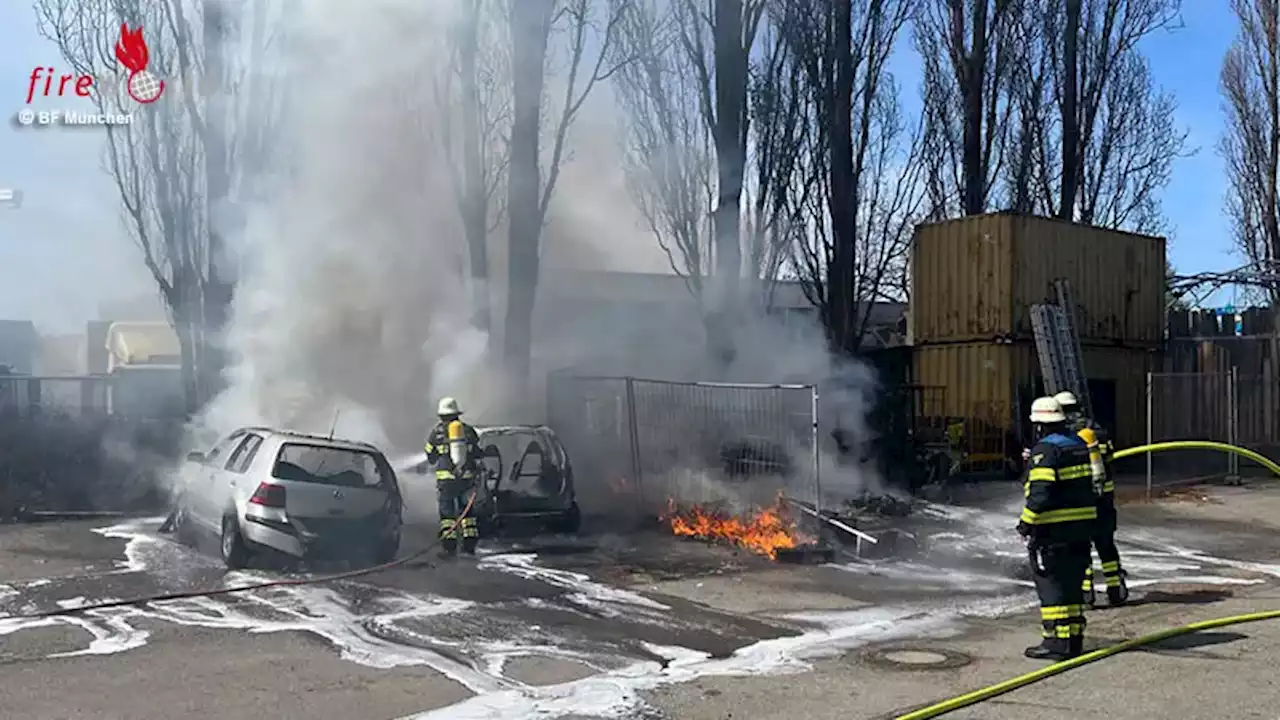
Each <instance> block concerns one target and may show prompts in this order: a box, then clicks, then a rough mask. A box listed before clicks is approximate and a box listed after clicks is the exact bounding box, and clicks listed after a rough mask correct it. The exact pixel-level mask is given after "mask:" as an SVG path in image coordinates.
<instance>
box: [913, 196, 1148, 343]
mask: <svg viewBox="0 0 1280 720" xmlns="http://www.w3.org/2000/svg"><path fill="white" fill-rule="evenodd" d="M1059 277H1064V278H1066V279H1068V280H1069V281H1070V282H1071V287H1072V290H1073V291H1074V294H1075V299H1076V304H1077V306H1078V307H1077V308H1076V323H1077V326H1078V331H1079V334H1080V340H1081V342H1082V343H1085V344H1090V343H1093V344H1108V345H1120V346H1125V347H1136V348H1155V347H1158V346H1159V345H1160V343H1161V342H1162V341H1163V339H1164V326H1165V302H1164V283H1165V240H1164V238H1158V237H1148V236H1145V235H1136V234H1133V233H1126V232H1120V231H1116V230H1104V229H1101V228H1095V227H1090V226H1087V225H1078V224H1075V223H1068V222H1063V221H1060V220H1054V219H1049V218H1040V217H1031V216H1025V215H1017V214H1013V213H995V214H988V215H975V216H972V217H966V218H961V219H958V220H949V221H946V222H941V223H934V224H929V225H920V226H918V227H917V228H916V232H915V237H914V239H913V242H912V252H911V290H912V292H911V310H910V314H909V316H910V326H909V330H908V332H909V337H910V338H911V342H912V343H914V344H935V343H943V342H995V341H999V340H1015V341H1017V340H1028V339H1030V338H1031V321H1030V306H1031V305H1033V304H1035V303H1038V302H1043V301H1045V300H1046V299H1051V298H1052V297H1053V287H1052V283H1053V280H1054V279H1055V278H1059Z"/></svg>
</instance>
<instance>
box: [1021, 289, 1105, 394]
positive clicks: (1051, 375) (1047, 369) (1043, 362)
mask: <svg viewBox="0 0 1280 720" xmlns="http://www.w3.org/2000/svg"><path fill="white" fill-rule="evenodd" d="M1053 288H1054V293H1055V295H1056V296H1057V303H1056V304H1052V303H1041V304H1038V305H1032V306H1031V329H1032V332H1033V333H1034V334H1035V340H1036V353H1037V354H1038V355H1039V359H1040V374H1041V376H1043V378H1044V391H1045V394H1047V395H1056V394H1057V393H1060V392H1062V391H1064V390H1069V391H1071V392H1072V393H1074V394H1075V396H1076V399H1077V400H1078V401H1079V402H1080V407H1081V409H1082V410H1084V411H1085V413H1086V414H1087V413H1089V412H1091V404H1090V398H1089V383H1088V382H1087V381H1086V379H1085V375H1084V370H1083V364H1082V362H1081V350H1080V336H1079V334H1078V333H1077V332H1076V324H1075V317H1074V315H1075V312H1074V311H1075V299H1074V297H1073V296H1072V293H1071V285H1070V284H1069V283H1068V282H1067V281H1066V280H1065V279H1061V278H1060V279H1057V280H1054V281H1053Z"/></svg>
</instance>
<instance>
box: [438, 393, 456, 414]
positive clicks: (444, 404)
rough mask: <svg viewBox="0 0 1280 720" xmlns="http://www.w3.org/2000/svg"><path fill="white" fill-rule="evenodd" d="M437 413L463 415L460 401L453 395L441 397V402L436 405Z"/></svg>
mask: <svg viewBox="0 0 1280 720" xmlns="http://www.w3.org/2000/svg"><path fill="white" fill-rule="evenodd" d="M436 414H437V415H461V414H462V410H461V409H459V408H458V401H457V400H454V399H453V398H451V397H443V398H440V404H439V405H437V406H436Z"/></svg>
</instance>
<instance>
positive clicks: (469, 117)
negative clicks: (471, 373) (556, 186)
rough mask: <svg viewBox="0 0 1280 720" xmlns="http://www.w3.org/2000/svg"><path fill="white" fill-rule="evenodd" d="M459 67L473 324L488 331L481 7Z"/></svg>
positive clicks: (470, 23) (466, 33)
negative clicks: (482, 124)
mask: <svg viewBox="0 0 1280 720" xmlns="http://www.w3.org/2000/svg"><path fill="white" fill-rule="evenodd" d="M460 32H461V37H460V38H459V47H458V52H459V56H460V58H459V60H460V62H459V64H460V71H461V75H462V154H463V156H462V172H463V186H464V187H463V204H464V207H463V209H462V216H463V217H462V225H463V231H464V232H465V233H466V237H467V255H468V257H469V260H470V265H471V268H470V270H471V272H470V277H471V324H472V325H474V326H475V327H476V328H478V329H480V330H484V331H486V332H487V331H488V330H489V327H490V324H491V323H490V312H489V248H488V241H489V238H488V236H489V195H488V192H487V190H488V188H487V187H486V186H485V165H484V161H485V157H484V151H483V148H482V147H481V145H480V143H481V137H480V134H481V133H480V81H479V78H478V77H477V76H476V73H477V71H478V69H477V56H478V55H479V52H480V47H479V46H480V6H479V3H474V4H473V5H472V6H471V8H470V9H468V10H467V11H466V19H465V20H464V21H463V25H462V27H461V29H460Z"/></svg>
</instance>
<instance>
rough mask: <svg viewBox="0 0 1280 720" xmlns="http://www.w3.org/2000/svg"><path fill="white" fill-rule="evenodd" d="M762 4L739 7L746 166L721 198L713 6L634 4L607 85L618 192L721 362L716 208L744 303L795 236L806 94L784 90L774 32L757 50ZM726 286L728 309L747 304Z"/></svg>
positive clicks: (787, 79)
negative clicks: (794, 192) (619, 152)
mask: <svg viewBox="0 0 1280 720" xmlns="http://www.w3.org/2000/svg"><path fill="white" fill-rule="evenodd" d="M762 7H763V6H762V4H761V3H750V4H748V5H746V6H744V7H743V18H742V23H741V24H742V27H743V31H742V32H743V53H744V56H748V57H749V55H750V53H749V50H750V49H751V47H752V46H756V47H757V48H758V49H759V53H758V54H757V55H756V58H755V59H754V62H751V63H750V65H749V67H748V69H747V82H748V88H747V93H746V95H745V100H744V103H745V106H744V111H745V115H744V117H743V118H742V120H741V127H740V129H739V141H738V144H737V147H739V148H740V149H741V153H742V157H743V162H744V163H745V165H744V167H743V168H742V171H741V172H740V173H739V175H738V177H737V179H736V180H732V182H736V183H738V184H739V185H740V190H739V191H737V192H736V193H734V192H730V193H729V196H728V197H727V198H726V197H722V196H721V193H720V191H719V189H720V186H721V178H722V175H721V173H722V171H730V170H732V168H733V167H734V166H733V164H732V163H730V164H729V165H727V166H726V165H722V164H720V163H718V162H717V158H718V157H719V155H718V150H717V145H716V140H715V132H716V128H717V120H716V117H717V114H716V113H717V110H716V100H715V92H716V91H715V83H716V72H717V70H716V65H715V62H716V61H715V57H714V52H713V49H712V48H713V46H714V37H715V35H714V33H715V24H714V15H713V14H712V10H713V7H712V6H711V5H710V4H709V3H701V4H699V3H697V2H692V1H689V0H680V1H679V2H676V3H673V4H671V5H670V7H669V11H668V6H667V4H666V3H659V2H652V1H650V2H641V3H636V4H635V6H634V7H633V8H632V10H631V12H630V13H628V15H627V16H626V18H625V19H624V21H623V23H622V25H621V27H620V32H619V39H618V44H617V46H616V50H617V52H618V53H619V55H621V56H625V57H626V58H627V61H626V62H624V63H621V64H620V69H619V71H618V73H617V75H616V76H615V80H616V82H615V84H614V85H615V90H616V92H617V96H618V98H619V101H620V104H621V106H622V109H623V115H624V127H625V133H624V137H625V153H624V162H625V171H626V173H625V174H626V180H627V184H628V189H629V191H630V193H631V195H632V198H633V199H634V200H635V202H636V204H637V206H638V207H639V208H640V211H641V213H642V215H643V216H644V217H645V220H646V222H647V224H648V226H649V229H650V231H651V232H652V233H653V234H654V237H655V238H656V240H657V242H658V244H659V246H660V247H661V248H662V249H663V251H664V252H665V253H666V255H667V259H668V261H669V262H670V264H671V268H672V270H673V271H675V272H676V274H678V275H680V276H681V277H683V278H684V280H685V284H686V286H687V287H688V288H689V291H690V293H691V294H692V295H693V297H694V300H695V301H696V302H697V303H698V306H699V308H700V310H701V312H702V317H703V321H704V326H705V328H706V331H707V337H708V341H709V345H710V348H711V349H712V350H713V351H715V352H717V353H720V354H722V355H723V354H724V353H725V348H724V346H723V344H724V343H725V342H727V340H726V339H725V338H724V337H723V335H722V334H721V335H717V333H718V332H720V330H719V329H718V328H717V327H716V326H717V325H719V324H723V323H722V320H721V319H720V318H719V316H718V315H717V304H716V303H718V302H722V301H723V297H720V298H717V297H714V296H713V295H714V293H716V292H718V290H716V289H715V288H713V287H712V286H713V283H711V282H709V280H710V279H711V278H712V277H713V276H715V275H716V274H718V273H720V272H724V271H725V270H724V269H723V268H722V267H720V266H719V265H718V261H717V258H723V257H725V254H724V253H722V252H720V244H719V240H718V238H720V237H721V236H719V235H718V234H717V230H716V227H717V226H716V221H715V218H716V217H717V209H718V208H722V203H723V202H728V201H730V200H732V201H733V202H736V203H737V204H738V210H737V212H738V213H739V220H738V223H739V225H738V229H737V230H733V229H732V228H729V227H728V225H727V224H724V223H722V224H721V225H720V227H721V229H724V230H725V231H726V233H728V235H726V237H733V238H735V240H736V241H737V242H738V246H737V249H736V250H735V251H734V252H733V254H732V257H734V258H736V259H735V260H734V263H735V266H736V267H737V268H738V270H737V273H738V275H742V274H743V273H744V272H745V274H746V275H747V276H748V279H749V282H750V283H751V284H752V285H753V287H754V290H756V292H753V293H752V294H751V299H752V300H753V301H754V302H758V303H767V302H768V298H769V296H770V291H771V289H772V283H773V281H774V280H775V279H776V278H777V276H778V273H779V271H780V267H781V265H782V263H783V262H784V260H785V257H786V255H785V250H786V248H787V247H788V245H789V243H790V238H791V236H792V235H793V234H794V233H795V232H797V231H799V230H800V227H799V223H798V219H799V214H798V213H797V212H795V208H794V207H793V206H792V204H791V203H790V202H789V198H790V192H791V189H792V187H791V186H792V184H793V183H794V179H795V169H796V168H797V167H798V164H799V162H800V159H801V158H800V140H799V134H800V133H801V132H803V131H804V125H803V123H802V122H801V121H802V120H803V114H804V107H805V105H804V103H805V98H804V97H803V96H802V94H801V93H800V92H798V91H797V89H796V87H795V85H794V82H793V81H794V79H795V78H794V65H793V64H791V63H789V62H788V59H787V48H786V45H785V43H784V42H783V41H782V38H781V36H780V35H778V34H777V33H776V32H773V31H771V30H770V29H768V28H765V30H764V35H765V37H764V41H763V43H761V44H760V45H756V42H755V36H756V33H757V31H758V28H759V27H760V15H759V11H760V10H761V9H762ZM733 62H737V60H734V61H733ZM733 152H734V153H737V152H738V150H734V151H733ZM734 198H736V199H734ZM723 216H724V212H723V211H721V212H720V214H719V217H721V219H722V220H724V217H723ZM725 222H726V223H727V221H725ZM744 226H745V227H744ZM735 282H736V281H735ZM720 290H725V288H724V287H723V286H722V287H721V288H720ZM725 291H726V292H729V293H735V294H738V295H740V297H738V299H737V300H735V302H741V301H743V300H746V299H747V296H746V295H745V294H742V293H740V291H739V290H738V289H735V288H728V289H727V290H725Z"/></svg>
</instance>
